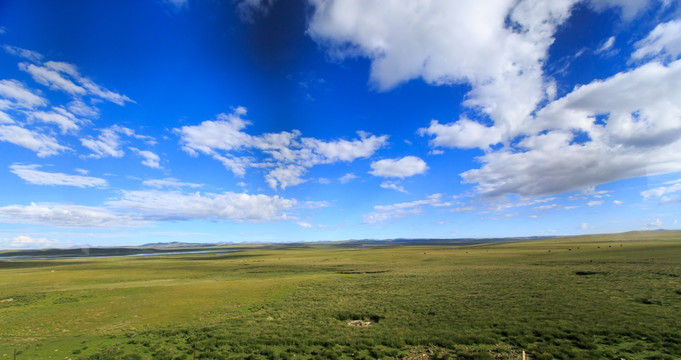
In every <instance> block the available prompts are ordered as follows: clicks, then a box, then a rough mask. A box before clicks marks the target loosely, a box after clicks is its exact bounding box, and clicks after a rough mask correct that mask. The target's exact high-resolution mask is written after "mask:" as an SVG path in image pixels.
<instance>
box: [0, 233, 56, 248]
mask: <svg viewBox="0 0 681 360" xmlns="http://www.w3.org/2000/svg"><path fill="white" fill-rule="evenodd" d="M56 244H57V242H56V241H54V240H48V239H47V238H34V237H30V236H26V235H19V236H16V237H14V238H12V239H0V248H12V249H39V248H48V247H51V246H55V245H56Z"/></svg>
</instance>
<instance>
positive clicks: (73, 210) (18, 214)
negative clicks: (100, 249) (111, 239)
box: [0, 203, 148, 228]
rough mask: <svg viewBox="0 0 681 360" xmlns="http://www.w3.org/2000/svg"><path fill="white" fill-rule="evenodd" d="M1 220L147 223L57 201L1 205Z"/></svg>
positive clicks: (98, 225) (100, 225)
mask: <svg viewBox="0 0 681 360" xmlns="http://www.w3.org/2000/svg"><path fill="white" fill-rule="evenodd" d="M0 222H3V223H9V224H38V225H51V226H57V227H84V228H118V227H140V226H144V225H148V223H147V222H146V221H144V220H142V219H139V218H138V217H136V216H135V215H134V214H121V213H115V212H113V211H111V210H109V209H106V208H101V207H91V206H82V205H67V204H54V203H38V204H35V203H32V204H31V205H28V206H20V205H10V206H3V207H0Z"/></svg>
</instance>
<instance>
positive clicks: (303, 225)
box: [296, 221, 314, 229]
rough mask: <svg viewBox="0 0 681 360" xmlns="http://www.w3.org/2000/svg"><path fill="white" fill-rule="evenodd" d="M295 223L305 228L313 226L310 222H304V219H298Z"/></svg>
mask: <svg viewBox="0 0 681 360" xmlns="http://www.w3.org/2000/svg"><path fill="white" fill-rule="evenodd" d="M296 224H298V225H299V226H300V227H304V228H306V229H309V228H313V227H314V225H312V224H310V223H308V222H305V221H298V222H297V223H296Z"/></svg>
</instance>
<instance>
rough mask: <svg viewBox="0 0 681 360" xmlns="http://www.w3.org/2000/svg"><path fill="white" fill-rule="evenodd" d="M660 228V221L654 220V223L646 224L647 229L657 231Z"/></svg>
mask: <svg viewBox="0 0 681 360" xmlns="http://www.w3.org/2000/svg"><path fill="white" fill-rule="evenodd" d="M661 226H662V221H661V220H660V219H655V221H653V222H651V223H649V224H646V228H647V229H659V228H660V227H661Z"/></svg>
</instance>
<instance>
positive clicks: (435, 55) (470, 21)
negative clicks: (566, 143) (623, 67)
mask: <svg viewBox="0 0 681 360" xmlns="http://www.w3.org/2000/svg"><path fill="white" fill-rule="evenodd" d="M575 2H576V1H573V0H562V1H515V0H496V1H492V2H489V1H488V2H484V3H482V2H479V1H473V0H470V1H458V2H447V1H406V2H405V1H333V0H314V1H311V3H312V6H313V8H314V13H313V16H312V18H311V20H310V24H309V28H308V34H309V35H310V36H311V37H312V38H313V39H314V40H315V41H317V42H318V43H321V44H323V45H325V46H326V47H327V49H328V50H329V52H330V53H331V54H332V55H333V56H337V57H339V58H346V57H353V56H362V57H367V58H369V59H370V60H371V74H370V80H371V82H372V84H374V86H375V87H376V88H378V89H379V90H388V89H391V88H393V87H395V86H397V85H398V84H400V83H404V82H406V81H409V80H411V79H417V78H420V79H423V80H424V81H425V82H427V83H429V84H434V85H442V84H457V83H468V84H470V85H471V86H472V90H471V92H470V93H469V94H468V96H467V101H466V102H465V105H467V106H470V107H474V108H479V109H481V110H483V111H484V112H485V113H486V114H488V116H489V117H490V118H491V119H492V120H493V121H494V122H495V124H496V125H497V126H498V127H499V128H498V129H497V131H498V132H500V133H503V134H505V136H507V137H508V136H513V135H515V134H517V132H518V126H519V125H520V123H521V122H522V121H523V120H524V119H525V118H527V116H529V115H530V114H531V112H532V111H533V110H534V109H535V108H536V106H537V105H538V104H539V103H540V102H541V100H542V99H543V98H544V96H545V90H544V89H545V87H546V85H545V84H544V79H543V77H542V63H543V62H544V60H545V59H546V54H547V50H548V48H549V46H550V45H551V44H552V43H553V34H554V32H555V29H556V28H557V26H558V25H560V24H561V23H562V22H563V21H564V20H565V19H567V17H568V16H569V14H570V9H571V7H572V5H573V4H574V3H575ZM442 34H447V36H442ZM462 54H465V56H464V55H462ZM463 126H468V127H470V128H472V127H473V126H472V125H471V124H470V123H466V122H464V123H463V124H461V126H460V127H463ZM476 130H479V129H476ZM496 137H497V136H496V135H495V136H494V137H493V139H496ZM468 146H470V145H468Z"/></svg>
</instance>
